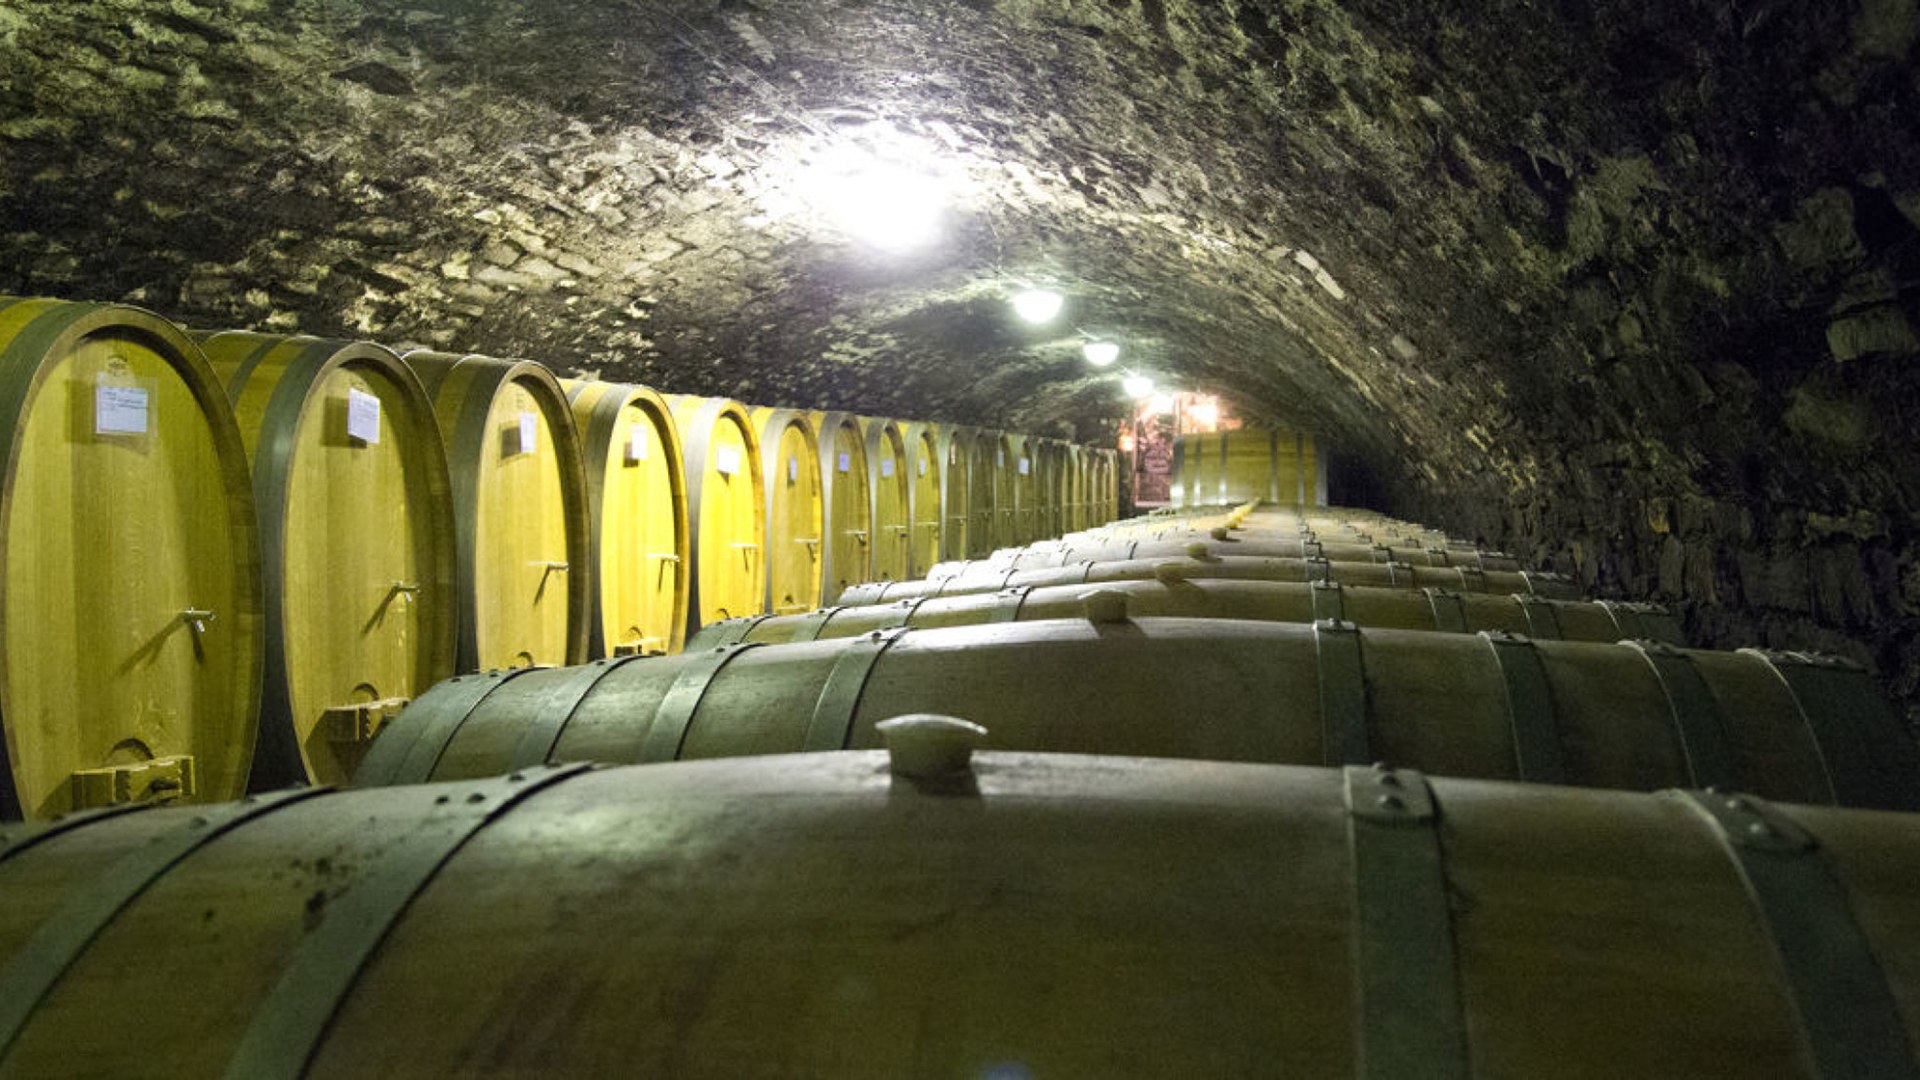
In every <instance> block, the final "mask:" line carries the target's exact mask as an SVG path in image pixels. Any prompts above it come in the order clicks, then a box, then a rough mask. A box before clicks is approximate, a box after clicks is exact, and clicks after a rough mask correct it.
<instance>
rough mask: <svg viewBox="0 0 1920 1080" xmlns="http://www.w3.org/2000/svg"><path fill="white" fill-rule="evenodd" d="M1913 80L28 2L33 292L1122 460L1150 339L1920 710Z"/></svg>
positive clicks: (1444, 7) (1373, 16)
mask: <svg viewBox="0 0 1920 1080" xmlns="http://www.w3.org/2000/svg"><path fill="white" fill-rule="evenodd" d="M1917 33H1920V14H1916V10H1915V4H1914V0H1836V2H1833V3H1820V4H1792V3H1783V2H1779V0H1742V2H1735V3H1727V2H1724V0H1716V2H1712V3H1708V2H1704V0H1674V2H1656V0H1588V2H1579V0H1562V2H1559V3H1547V2H1532V3H1529V2H1521V0H1489V2H1485V3H1476V4H1472V5H1461V4H1449V3H1434V2H1426V3H1404V2H1400V0H1346V2H1335V0H1258V2H1256V0H1240V2H1235V0H1220V2H1185V0H997V2H996V0H926V2H915V3H908V2H889V0H868V2H858V0H837V2H784V3H775V2H772V0H762V2H751V0H658V2H653V0H627V2H617V0H573V2H569V3H552V2H536V0H413V2H410V3H402V2H388V0H365V2H347V0H225V2H214V0H207V2H204V3H196V2H192V0H89V2H87V3H75V2H72V0H5V2H0V214H3V215H4V229H3V230H0V291H8V292H16V293H19V292H24V293H33V294H54V295H62V296H69V297H75V298H97V299H114V300H128V301H132V302H137V303H141V304H143V305H145V306H148V307H151V308H154V309H156V310H158V311H161V312H162V313H164V314H167V315H170V316H173V317H175V318H177V319H180V320H182V321H185V322H188V323H190V324H192V325H196V326H204V327H216V326H218V327H228V326H234V327H249V328H259V329H272V330H282V331H288V332H293V331H298V332H306V333H320V334H331V335H353V336H361V337H370V338H374V339H376V340H382V341H386V342H389V343H395V344H400V343H413V342H417V343H423V344H431V345H435V346H439V347H445V348H457V349H466V350H473V351H483V352H490V353H495V354H500V355H523V356H529V357H532V358H535V359H540V360H543V361H546V362H548V363H550V364H552V365H553V366H555V367H557V368H560V369H562V370H563V371H571V370H584V371H593V372H598V373H600V374H602V375H603V376H606V377H609V378H624V379H632V380H636V381H644V382H649V383H652V384H654V385H657V386H661V387H663V388H667V389H675V390H685V391H692V392H700V393H725V394H731V395H736V396H740V397H743V398H746V399H749V400H753V401H758V402H770V403H771V402H777V403H791V404H801V405H822V406H837V407H848V408H855V409H859V410H862V411H866V412H872V413H883V414H892V415H908V416H916V417H928V418H938V419H950V420H955V421H964V422H981V423H989V424H994V425H998V426H1007V427H1014V428H1022V429H1027V430H1038V431H1045V432H1048V433H1054V434H1068V435H1074V436H1077V437H1079V438H1082V439H1088V440H1092V439H1097V438H1102V437H1109V436H1110V434H1111V430H1112V429H1111V424H1112V422H1113V420H1114V418H1115V417H1116V416H1117V415H1118V414H1119V412H1120V410H1121V404H1120V395H1119V391H1118V389H1117V386H1116V383H1115V380H1114V378H1113V377H1112V376H1111V375H1110V374H1105V373H1099V372H1095V371H1093V370H1092V369H1090V368H1088V367H1087V365H1086V364H1085V362H1084V361H1083V360H1082V359H1081V358H1080V356H1079V352H1078V343H1079V341H1080V340H1081V339H1080V336H1079V332H1082V331H1084V332H1086V333H1091V334H1099V335H1111V336H1113V337H1115V338H1116V339H1118V340H1120V341H1122V342H1123V343H1125V345H1126V346H1127V349H1128V354H1127V358H1126V360H1125V361H1124V362H1125V363H1126V364H1129V365H1131V366H1133V367H1135V368H1138V369H1140V370H1144V371H1148V372H1151V373H1153V374H1156V375H1158V376H1160V377H1161V378H1162V381H1163V382H1166V383H1169V384H1174V385H1179V386H1184V387H1191V388H1195V389H1202V390H1214V391H1220V392H1222V393H1225V394H1226V395H1228V397H1229V398H1230V399H1232V401H1233V402H1234V403H1235V405H1236V406H1237V407H1238V408H1239V409H1240V411H1241V412H1242V413H1243V414H1245V415H1247V416H1249V417H1251V418H1254V419H1256V420H1271V421H1278V422H1283V423H1294V424H1300V425H1304V426H1309V427H1312V428H1315V429H1317V430H1319V431H1321V432H1322V433H1323V434H1324V436H1325V437H1326V438H1327V439H1328V440H1329V442H1330V443H1332V444H1333V445H1335V446H1336V447H1338V448H1340V449H1341V450H1343V451H1344V452H1345V453H1346V455H1347V457H1348V458H1349V459H1350V460H1352V461H1353V462H1356V463H1357V464H1358V466H1359V467H1360V468H1362V469H1363V470H1365V471H1366V473H1367V475H1369V476H1370V477H1371V478H1372V481H1373V482H1372V485H1371V486H1370V488H1368V489H1367V490H1368V491H1369V492H1370V493H1371V494H1373V495H1376V496H1378V497H1381V498H1384V499H1386V500H1387V501H1388V502H1389V504H1390V508H1391V509H1394V510H1396V511H1398V512H1400V513H1402V514H1405V515H1408V516H1418V517H1422V518H1425V519H1428V520H1434V521H1437V522H1439V523H1441V524H1443V525H1446V526H1448V527H1450V528H1453V529H1455V530H1457V531H1463V532H1467V533H1469V534H1475V535H1480V536H1483V537H1484V538H1486V540H1487V541H1488V542H1489V543H1494V544H1499V545H1503V546H1506V547H1509V548H1511V549H1514V550H1516V551H1518V552H1519V553H1521V554H1523V555H1526V556H1529V557H1531V558H1533V559H1536V560H1541V561H1545V562H1548V563H1551V564H1552V565H1555V566H1557V567H1559V568H1560V569H1563V570H1566V571H1568V572H1570V573H1575V574H1578V575H1580V576H1581V577H1582V578H1583V579H1584V580H1585V581H1586V582H1588V583H1589V584H1590V585H1591V586H1593V587H1594V588H1596V589H1599V590H1601V591H1610V592H1614V593H1617V594H1620V595H1627V596H1635V597H1649V598H1660V599H1665V600H1667V601H1669V602H1672V603H1676V604H1678V605H1680V606H1682V607H1683V608H1684V609H1685V611H1686V612H1687V614H1688V617H1689V619H1690V620H1691V622H1692V623H1693V625H1694V628H1695V629H1696V630H1697V631H1700V632H1703V633H1706V634H1708V635H1710V636H1711V637H1712V639H1713V640H1716V641H1718V642H1720V643H1722V644H1744V643H1753V642H1761V643H1769V644H1775V645H1793V646H1801V647H1819V648H1826V649H1830V650H1834V651H1839V652H1842V653H1844V654H1847V655H1850V656H1853V657H1855V658H1857V659H1860V660H1863V661H1867V662H1872V663H1876V664H1878V665H1879V667H1880V669H1881V670H1882V671H1883V672H1884V673H1885V674H1887V675H1888V677H1889V678H1890V679H1891V680H1892V682H1893V685H1894V687H1895V689H1896V690H1897V691H1898V692H1900V693H1902V694H1911V693H1912V691H1913V690H1914V688H1915V685H1916V682H1917V681H1920V618H1917V617H1916V615H1917V614H1920V548H1917V547H1916V544H1915V519H1914V505H1915V496H1916V494H1920V491H1917V490H1916V486H1917V485H1920V455H1916V453H1915V446H1914V440H1913V437H1912V435H1911V427H1910V423H1911V418H1913V417H1915V416H1917V415H1920V411H1917V410H1920V394H1917V393H1916V388H1917V387H1920V380H1916V377H1915V376H1914V374H1913V364H1914V362H1915V359H1916V353H1920V342H1917V341H1916V337H1915V332H1914V330H1913V325H1914V320H1915V319H1920V299H1917V297H1920V291H1917V290H1920V229H1917V227H1916V222H1917V221H1920V140H1917V139H1916V138H1915V125H1914V119H1913V117H1914V113H1913V107H1914V105H1915V102H1916V98H1920V71H1917V70H1916V68H1915V66H1914V65H1913V64H1912V63H1911V62H1910V57H1911V52H1912V48H1913V44H1914V39H1915V37H1916V34H1917ZM850 156H852V159H854V160H861V161H865V162H868V163H869V164H874V163H878V164H879V165H881V166H884V167H886V168H891V169H896V170H901V171H902V172H901V175H903V176H906V177H909V178H911V177H920V178H923V179H924V180H925V181H926V182H931V183H935V184H937V185H939V187H940V189H941V191H942V192H943V199H944V200H945V202H946V205H947V210H946V212H945V215H944V219H943V221H942V230H943V231H942V233H941V238H940V240H939V241H938V242H937V243H935V244H933V245H931V246H929V247H926V248H923V249H919V250H915V251H910V252H907V253H897V252H888V251H886V250H882V249H878V248H875V247H874V246H872V245H870V244H868V243H865V242H863V241H861V240H860V239H858V238H857V237H852V236H849V235H847V234H846V233H845V232H844V231H843V230H842V228H841V227H840V224H839V223H836V221H835V220H833V215H832V213H831V211H832V210H833V209H834V205H833V204H835V203H836V202H843V201H845V200H846V198H848V197H849V192H851V193H852V194H853V196H855V197H858V196H860V194H861V189H860V188H859V187H858V184H857V178H856V177H854V175H853V172H854V170H848V169H845V168H844V167H843V163H844V162H845V161H847V160H849V159H850ZM836 163H842V164H836ZM836 170H838V171H836ZM842 181H844V183H843V182H842ZM1028 283H1036V284H1047V285H1050V286H1053V287H1055V288H1058V289H1060V290H1061V291H1062V292H1064V293H1066V294H1067V295H1068V297H1069V298H1070V299H1069V305H1070V306H1069V310H1068V312H1067V316H1066V318H1065V319H1063V320H1062V322H1061V323H1060V324H1059V325H1058V326H1057V327H1056V328H1054V329H1053V330H1049V331H1033V330H1027V329H1023V328H1022V327H1021V326H1020V325H1019V324H1017V323H1016V322H1015V321H1014V320H1013V319H1012V318H1011V316H1010V314H1009V313H1008V309H1007V303H1006V301H1007V298H1008V296H1009V295H1010V294H1011V293H1012V292H1013V291H1014V290H1016V289H1017V288H1019V287H1021V286H1022V285H1024V284H1028Z"/></svg>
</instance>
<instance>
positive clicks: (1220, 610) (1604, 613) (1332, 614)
mask: <svg viewBox="0 0 1920 1080" xmlns="http://www.w3.org/2000/svg"><path fill="white" fill-rule="evenodd" d="M1090 605H1091V606H1094V607H1099V606H1102V605H1104V610H1109V611H1111V610H1115V608H1114V605H1123V606H1124V610H1125V611H1126V612H1127V613H1129V614H1130V615H1133V616H1135V617H1149V616H1150V617H1173V618H1198V619H1255V620H1260V621H1264V622H1296V623H1308V622H1313V621H1315V620H1317V619H1341V620H1345V621H1347V622H1351V623H1354V624H1356V625H1359V626H1368V627H1381V628H1385V629H1397V630H1435V631H1440V632H1445V633H1460V634H1468V633H1479V632H1480V631H1482V630H1496V631H1505V632H1508V633H1514V634H1526V635H1528V636H1530V637H1535V638H1543V639H1547V640H1556V641H1557V640H1564V641H1603V642H1614V641H1624V640H1638V639H1646V640H1653V641H1661V642H1665V643H1667V644H1670V645H1682V644H1685V639H1684V637H1683V635H1682V634H1681V631H1680V624H1679V621H1678V620H1676V619H1675V618H1674V617H1673V615H1672V614H1671V613H1669V612H1668V611H1667V609H1665V608H1662V607H1656V606H1654V605H1650V604H1617V603H1589V602H1582V601H1577V600H1547V599H1542V598H1539V597H1534V596H1527V595H1513V596H1500V595H1495V594H1491V593H1463V592H1456V591H1453V590H1448V589H1420V590H1415V589H1393V588H1381V587H1378V586H1367V585H1341V584H1338V583H1337V582H1281V581H1229V580H1209V579H1204V578H1203V579H1193V580H1188V579H1184V578H1175V579H1172V580H1170V581H1158V580H1146V581H1119V582H1112V583H1109V584H1105V585H1053V586H1048V587H1044V588H1037V589H1036V588H1030V587H1018V588H1011V589H1001V590H998V591H995V592H983V593H962V594H959V595H956V596H945V597H936V596H926V597H919V598H916V599H909V600H901V601H898V602H896V603H892V604H861V605H856V606H850V607H834V608H823V609H822V610H820V611H816V612H811V613H809V614H805V615H749V616H745V617H743V618H739V619H729V620H727V621H726V622H720V623H711V624H709V625H708V626H707V627H706V629H704V630H702V631H701V632H700V633H699V634H698V635H696V636H695V637H693V638H692V639H691V640H689V641H688V642H687V648H689V649H691V650H693V651H695V652H698V651H700V650H702V649H710V648H713V647H715V646H719V645H731V644H734V643H736V642H740V641H756V642H760V643H762V644H769V645H772V644H781V643H784V642H790V641H812V640H815V639H818V638H842V637H854V636H857V635H859V634H867V633H872V632H873V631H875V630H890V629H892V628H894V627H896V626H911V627H915V628H933V627H940V626H977V625H979V624H981V623H999V622H1033V621H1038V620H1041V619H1070V618H1077V617H1080V616H1081V615H1082V614H1084V613H1086V612H1087V611H1088V610H1090Z"/></svg>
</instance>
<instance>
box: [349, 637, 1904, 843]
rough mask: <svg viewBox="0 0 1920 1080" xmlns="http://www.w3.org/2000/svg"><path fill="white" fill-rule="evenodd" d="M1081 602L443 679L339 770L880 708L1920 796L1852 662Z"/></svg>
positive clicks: (1002, 725)
mask: <svg viewBox="0 0 1920 1080" xmlns="http://www.w3.org/2000/svg"><path fill="white" fill-rule="evenodd" d="M1088 615H1089V616H1090V618H1088V619H1078V620H1055V621H1048V622H1033V623H1011V624H1006V625H997V626H971V627H955V628H949V629H939V630H908V629H896V630H889V631H881V632H876V633H873V634H867V635H864V636H862V637H857V638H847V639H841V640H835V641H813V642H804V643H797V644H792V645H781V646H755V645H750V644H748V645H734V646H727V647H723V648H720V649H716V650H708V651H704V652H700V653H697V654H696V653H688V654H686V655H685V656H683V657H667V658H656V659H653V660H649V661H646V662H644V663H629V664H624V665H622V664H610V663H603V664H600V665H595V666H589V667H585V668H571V669H564V670H552V671H540V672H532V673H512V672H509V673H501V674H496V675H492V676H481V677H475V676H467V677H465V678H462V679H457V680H449V681H448V682H446V683H442V684H441V685H440V686H438V687H435V688H434V689H433V690H430V691H428V692H427V694H426V695H425V696H423V697H421V698H420V699H419V700H418V701H416V702H415V703H414V704H413V706H412V707H411V708H409V709H408V710H407V711H406V712H405V713H403V714H402V715H401V717H400V719H399V720H398V721H396V722H395V723H394V724H392V725H389V727H388V729H387V733H386V734H385V735H383V736H382V737H381V739H380V741H379V742H377V743H375V744H374V748H373V751H372V753H370V754H369V755H368V757H367V761H366V764H365V765H364V766H363V767H362V768H361V771H360V774H359V775H358V776H357V777H355V782H356V783H365V784H391V783H409V782H416V781H422V780H428V779H435V780H440V779H459V778H463V777H469V776H490V775H494V774H497V773H501V772H505V771H508V770H509V769H513V768H518V767H521V766H525V765H531V764H537V763H539V762H542V761H546V760H554V761H599V762H622V763H624V762H646V761H664V760H670V759H674V758H704V757H732V756H738V755H746V754H766V753H792V752H795V751H804V750H838V749H842V748H845V747H851V748H864V747H872V746H875V745H878V739H879V736H878V734H877V732H876V729H875V726H874V725H875V724H876V723H877V722H879V721H881V720H884V719H886V718H888V717H891V716H898V715H901V714H904V713H916V712H935V711H948V712H953V713H956V714H959V715H963V716H966V717H968V718H969V719H973V720H975V721H977V722H979V723H982V724H985V725H987V726H988V727H989V728H991V729H992V730H993V732H994V745H995V746H996V747H998V748H1002V749H1012V750H1044V751H1052V752H1060V753H1102V754H1124V755H1140V756H1148V757H1178V758H1208V759H1217V760H1229V761H1262V762H1276V763H1294V764H1309V763H1311V764H1329V765H1338V764H1356V763H1360V762H1365V761H1376V760H1382V759H1384V760H1389V761H1394V762H1404V763H1406V764H1407V765H1409V766H1410V767H1413V768H1420V769H1427V770H1430V771H1433V772H1438V773H1444V774H1446V775H1450V776H1469V777H1479V778H1484V779H1502V780H1504V779H1518V780H1528V781H1534V782H1541V783H1565V784H1575V785H1580V786H1590V787H1613V788H1627V789H1640V790H1648V789H1653V788H1659V787H1664V786H1669V785H1676V784H1679V785H1687V786H1725V787H1738V788H1742V789H1747V790H1752V791H1755V792H1757V793H1759V794H1763V795H1767V796H1768V797H1770V798H1783V799H1791V800H1793V801H1797V802H1816V803H1824V802H1840V803H1842V804H1845V805H1854V806H1866V807H1876V808H1883V809H1915V808H1920V761H1917V760H1916V756H1915V753H1914V747H1913V744H1912V742H1911V740H1910V739H1909V738H1908V736H1907V734H1906V732H1905V730H1904V729H1903V728H1902V726H1901V725H1900V723H1899V722H1898V721H1897V720H1896V719H1895V717H1894V716H1893V714H1892V711H1891V709H1890V707H1889V706H1888V705H1887V703H1886V702H1885V701H1884V700H1883V699H1882V698H1881V697H1880V695H1879V692H1878V691H1877V689H1876V688H1875V687H1874V684H1873V682H1872V680H1871V679H1870V678H1869V677H1868V676H1867V675H1866V674H1865V673H1864V672H1862V671H1858V670H1855V669H1851V668H1842V667H1837V666H1831V662H1829V661H1826V660H1824V659H1821V660H1818V661H1815V660H1812V659H1808V658H1803V657H1799V656H1796V655H1789V654H1766V653H1758V652H1739V653H1721V652H1690V651H1686V650H1681V649H1674V648H1672V647H1670V646H1665V645H1660V644H1657V643H1640V642H1623V643H1620V644H1611V645H1601V644H1593V643H1588V642H1572V641H1533V640H1530V639H1526V638H1519V637H1512V636H1508V635H1502V634H1483V635H1472V634H1435V633H1429V632H1423V631H1413V630H1361V629H1357V628H1355V627H1353V626H1352V624H1349V623H1337V622H1333V621H1331V620H1329V621H1327V622H1323V623H1316V624H1314V625H1311V626H1301V625H1294V624H1287V623H1263V622H1233V621H1228V620H1224V619H1145V618H1143V619H1131V620H1129V619H1126V618H1124V616H1123V615H1121V616H1119V617H1118V618H1117V621H1108V620H1114V619H1116V615H1115V613H1113V612H1112V611H1111V610H1109V611H1106V612H1101V611H1099V610H1097V609H1091V608H1090V609H1089V611H1088ZM1093 619H1099V620H1101V621H1097V622H1096V621H1092V620H1093Z"/></svg>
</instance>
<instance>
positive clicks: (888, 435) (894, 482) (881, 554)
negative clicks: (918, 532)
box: [860, 416, 913, 581]
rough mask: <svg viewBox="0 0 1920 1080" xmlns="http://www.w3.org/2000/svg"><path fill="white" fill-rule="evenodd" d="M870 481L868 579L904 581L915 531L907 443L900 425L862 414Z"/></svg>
mask: <svg viewBox="0 0 1920 1080" xmlns="http://www.w3.org/2000/svg"><path fill="white" fill-rule="evenodd" d="M860 427H861V430H862V431H863V432H864V433H865V435H866V440H867V484H868V486H869V488H870V489H871V490H872V492H873V564H872V566H871V567H870V568H869V569H868V573H867V580H868V581H905V580H907V578H908V577H909V576H910V575H909V574H908V573H907V565H908V554H907V552H908V548H909V546H910V544H911V540H912V534H913V521H912V516H911V512H912V506H911V500H912V498H913V488H912V486H911V484H910V482H909V480H908V477H907V446H906V441H905V440H904V439H902V438H901V436H900V425H899V424H897V423H895V422H894V421H892V420H883V419H878V418H874V417H866V416H863V417H861V418H860Z"/></svg>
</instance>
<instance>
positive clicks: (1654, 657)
mask: <svg viewBox="0 0 1920 1080" xmlns="http://www.w3.org/2000/svg"><path fill="white" fill-rule="evenodd" d="M1620 644H1621V645H1622V646H1624V647H1626V648H1629V649H1633V650H1635V651H1636V652H1638V653H1639V654H1640V655H1641V656H1642V657H1645V658H1646V661H1647V666H1648V667H1651V668H1652V669H1653V674H1654V679H1655V681H1657V682H1658V683H1659V686H1660V689H1661V691H1662V692H1663V693H1665V694H1666V697H1667V707H1668V710H1669V713H1670V714H1671V716H1672V719H1673V729H1674V733H1675V734H1676V735H1677V736H1678V737H1679V739H1680V750H1681V753H1682V754H1684V755H1685V757H1686V762H1687V773H1688V775H1689V776H1691V777H1692V781H1693V783H1694V784H1696V785H1698V786H1700V787H1730V786H1732V784H1733V780H1734V776H1735V773H1734V765H1733V752H1732V750H1731V749H1730V748H1729V747H1728V745H1727V733H1726V729H1725V727H1724V726H1723V724H1722V723H1721V719H1720V706H1719V705H1718V704H1717V703H1715V701H1714V697H1713V692H1712V691H1711V690H1709V689H1707V684H1706V682H1705V680H1703V679H1702V678H1701V677H1700V671H1699V669H1698V668H1696V667H1694V664H1693V658H1692V657H1691V656H1689V655H1688V654H1687V652H1686V650H1684V649H1676V648H1674V647H1673V646H1671V645H1669V644H1667V643H1666V642H1664V641H1623V642H1621V643H1620Z"/></svg>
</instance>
